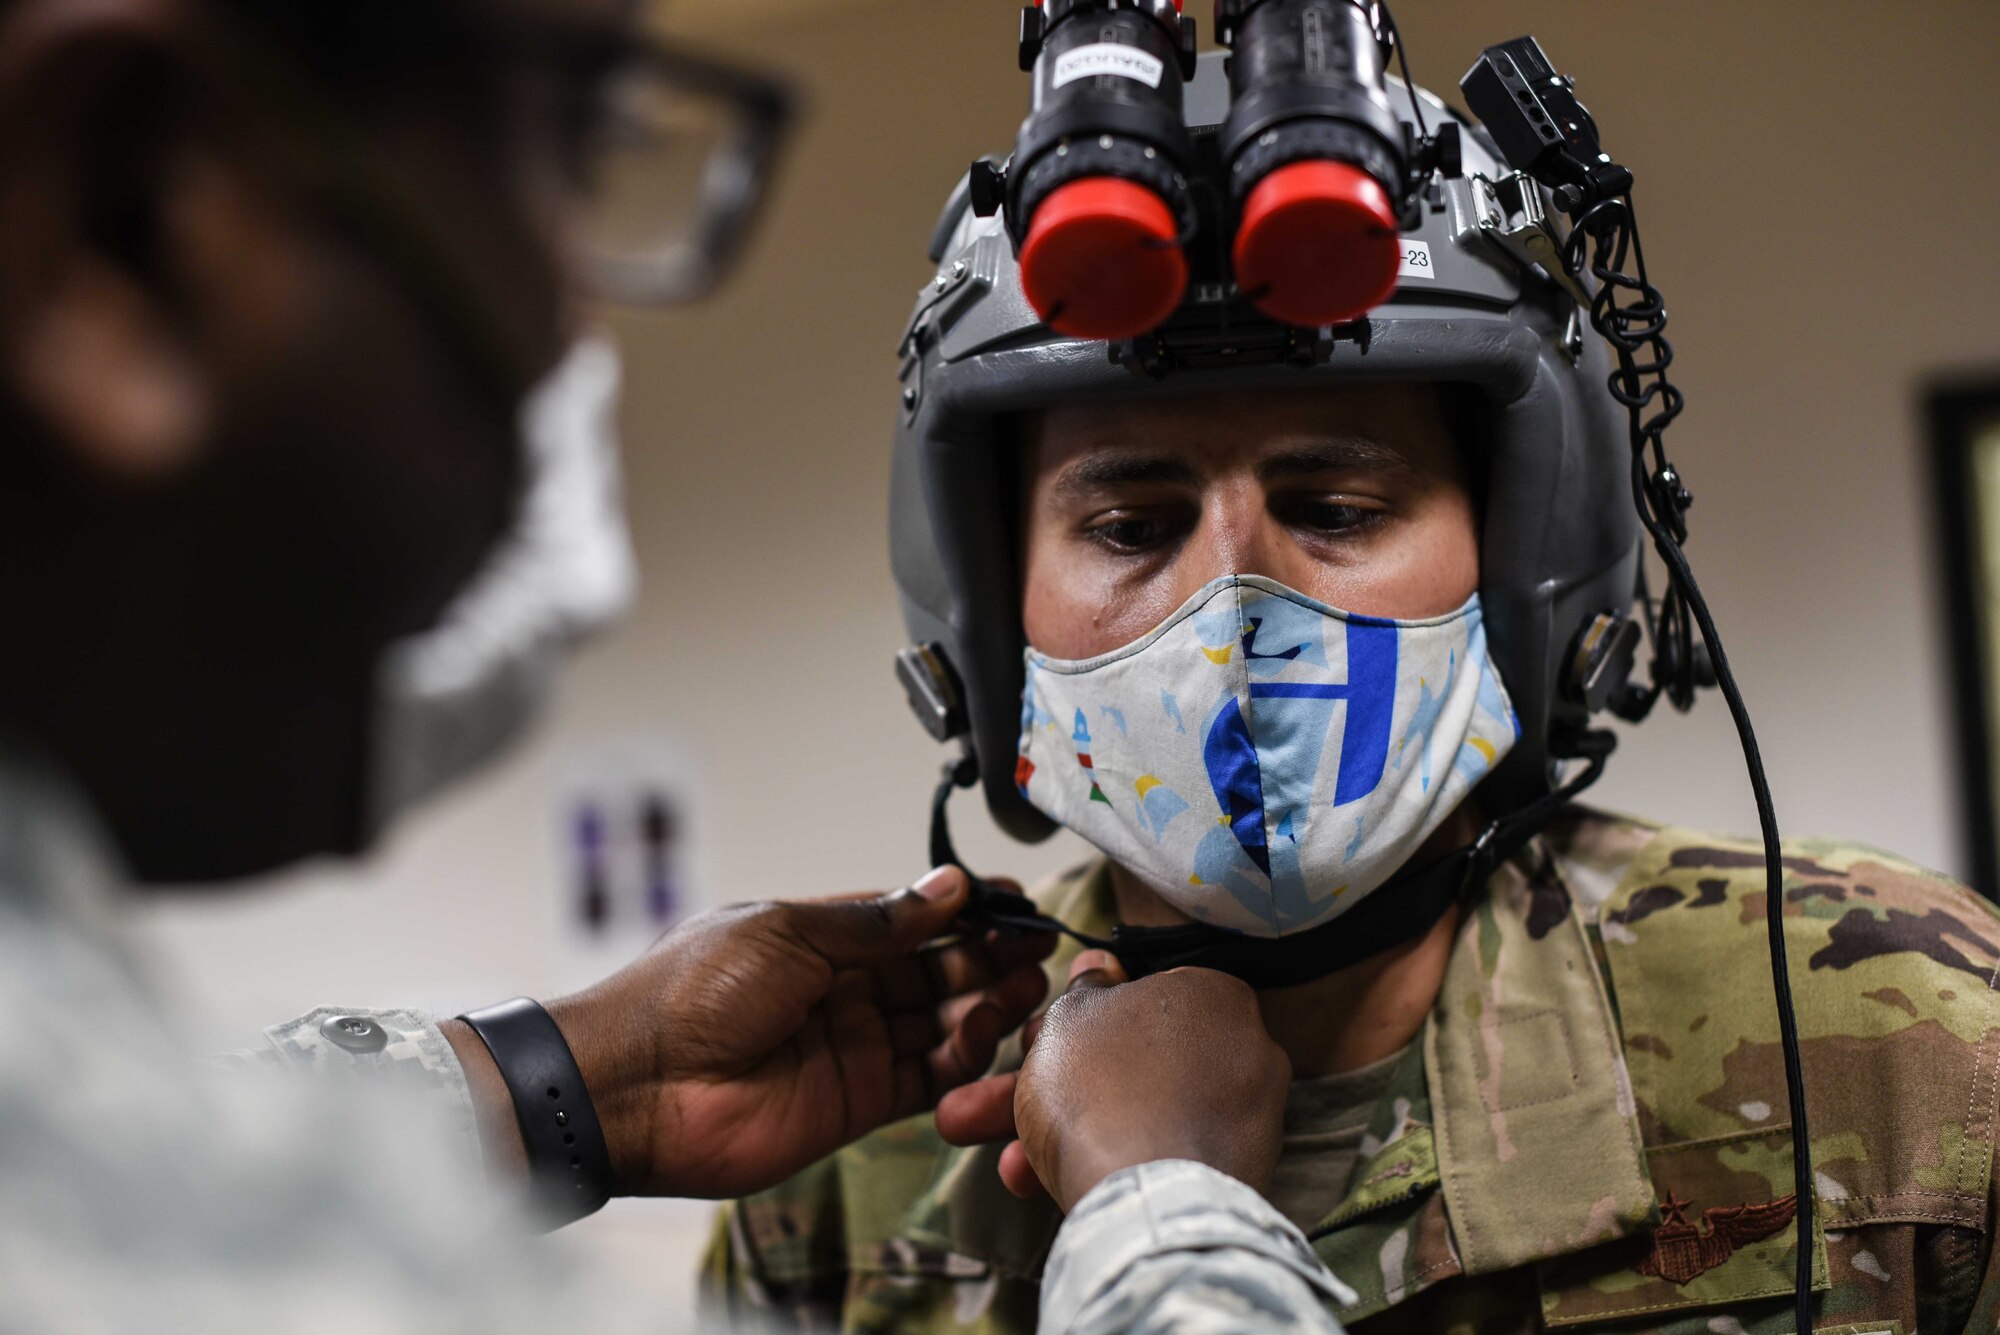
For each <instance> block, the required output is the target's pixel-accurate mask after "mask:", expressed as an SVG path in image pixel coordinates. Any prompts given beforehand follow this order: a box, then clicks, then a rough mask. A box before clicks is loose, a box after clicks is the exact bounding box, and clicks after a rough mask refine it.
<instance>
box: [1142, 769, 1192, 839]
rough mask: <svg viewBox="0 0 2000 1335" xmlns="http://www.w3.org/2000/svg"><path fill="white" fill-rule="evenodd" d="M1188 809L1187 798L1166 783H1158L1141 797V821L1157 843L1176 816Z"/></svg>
mask: <svg viewBox="0 0 2000 1335" xmlns="http://www.w3.org/2000/svg"><path fill="white" fill-rule="evenodd" d="M1187 809H1188V804H1187V799H1185V798H1183V797H1182V796H1181V795H1180V794H1179V793H1177V792H1175V791H1174V790H1173V789H1171V788H1169V787H1167V785H1165V784H1164V783H1156V784H1155V785H1154V786H1153V787H1152V788H1149V789H1147V790H1146V792H1145V793H1144V795H1142V796H1141V797H1140V798H1139V823H1140V824H1141V825H1143V826H1145V827H1146V832H1147V833H1148V834H1150V835H1152V836H1153V840H1154V842H1155V843H1157V842H1158V841H1159V838H1160V836H1161V835H1163V834H1165V833H1166V832H1167V826H1169V825H1171V824H1173V822H1174V818H1175V817H1176V816H1179V815H1180V814H1181V813H1182V812H1184V811H1186V810H1187Z"/></svg>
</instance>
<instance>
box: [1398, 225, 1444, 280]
mask: <svg viewBox="0 0 2000 1335" xmlns="http://www.w3.org/2000/svg"><path fill="white" fill-rule="evenodd" d="M1396 278H1397V280H1398V281H1399V282H1400V281H1401V280H1402V279H1405V278H1428V279H1430V280H1431V281H1432V282H1436V281H1437V270H1435V269H1433V268H1431V243H1430V242H1428V241H1419V240H1417V239H1416V238H1415V237H1412V236H1406V237H1404V238H1403V267H1402V269H1401V271H1399V272H1398V273H1397V275H1396Z"/></svg>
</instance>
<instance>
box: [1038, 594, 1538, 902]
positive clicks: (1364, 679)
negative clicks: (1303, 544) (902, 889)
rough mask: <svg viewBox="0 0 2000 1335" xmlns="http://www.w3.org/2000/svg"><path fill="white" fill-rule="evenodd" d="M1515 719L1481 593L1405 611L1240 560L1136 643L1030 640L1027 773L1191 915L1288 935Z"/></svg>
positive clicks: (1456, 798)
mask: <svg viewBox="0 0 2000 1335" xmlns="http://www.w3.org/2000/svg"><path fill="white" fill-rule="evenodd" d="M1519 734H1520V724H1519V722H1518V720H1517V719H1516V718H1515V715H1514V710H1513V706H1512V705H1511V704H1510V703H1509V701H1508V699H1507V694H1506V691H1505V690H1504V689H1503V688H1502V686H1501V684H1500V679H1499V676H1498V675H1497V673H1496V672H1495V670H1494V667H1493V663H1492V660H1491V659H1490V658H1489V657H1488V655H1487V647H1486V631H1485V626H1484V623H1483V619H1482V616H1481V612H1480V605H1479V598H1478V596H1477V595H1476V594H1475V595H1474V596H1473V597H1472V598H1471V599H1470V600H1469V601H1467V602H1466V604H1465V605H1464V606H1463V607H1461V608H1459V609H1458V610H1457V611H1455V612H1452V613H1450V614H1449V615H1446V616H1442V617H1434V618H1430V619H1427V620H1419V621H1395V620H1389V619H1387V618H1381V617H1367V616H1358V615H1355V614H1352V613H1348V612H1342V611H1339V610H1336V609H1335V608H1332V607H1329V606H1327V605H1326V604H1324V603H1321V602H1317V601H1315V600H1314V599H1311V598H1308V597H1306V596H1305V595H1304V594H1302V593H1299V592H1297V591H1295V590H1293V589H1290V588H1287V587H1285V586H1284V585H1282V584H1279V583H1278V582H1276V581H1275V580H1269V579H1265V578H1262V577H1260V576H1255V575H1230V576H1225V577H1223V578H1221V579H1218V580H1215V581H1214V582H1212V583H1210V584H1209V585H1207V586H1206V587H1204V588H1203V589H1201V590H1200V591H1199V592H1197V593H1196V594H1195V595H1194V597H1192V598H1190V599H1189V600H1188V601H1187V602H1186V603H1185V604H1183V605H1182V606H1181V608H1180V609H1179V610H1178V611H1176V612H1175V613H1174V614H1173V615H1172V616H1170V617H1168V618H1167V620H1166V621H1165V622H1164V623H1163V624H1161V625H1160V626H1159V627H1157V628H1156V629H1154V630H1152V631H1151V632H1149V633H1148V634H1146V635H1144V636H1142V637H1141V638H1140V639H1138V640H1136V641H1135V642H1133V643H1132V644H1129V645H1127V646H1125V647H1124V648H1122V649H1118V650H1114V651H1112V652H1111V653H1107V654H1101V655H1099V656H1097V657H1095V658H1089V659H1082V660H1073V661H1064V660H1057V659H1052V658H1050V657H1048V656H1047V655H1044V654H1041V653H1038V652H1036V651H1035V650H1033V649H1030V650H1029V651H1028V652H1027V685H1026V688H1025V690H1024V692H1023V696H1022V711H1021V741H1020V758H1019V762H1018V765H1017V768H1016V774H1015V779H1016V782H1017V783H1018V784H1019V785H1020V788H1021V792H1022V794H1023V795H1024V796H1025V797H1026V798H1027V799H1028V800H1029V801H1030V802H1032V803H1033V804H1034V805H1035V806H1036V807H1038V808H1040V809H1041V810H1042V811H1043V812H1045V813H1046V814H1047V815H1048V816H1049V817H1050V818H1051V819H1053V820H1055V821H1057V822H1059V823H1061V824H1062V825H1064V826H1066V827H1068V828H1069V829H1071V830H1074V831H1075V832H1077V833H1078V834H1080V835H1082V836H1083V837H1084V838H1086V839H1088V840H1089V841H1090V842H1091V843H1093V844H1095V845H1096V846H1097V847H1098V848H1099V849H1101V850H1102V851H1103V852H1104V853H1105V854H1106V855H1107V856H1109V857H1110V858H1111V859H1112V860H1114V861H1115V862H1117V863H1119V864H1120V865H1122V866H1124V867H1125V868H1126V869H1127V870H1129V871H1131V872H1132V873H1133V874H1134V875H1135V876H1137V877H1138V878H1139V879H1140V880H1142V881H1143V882H1145V883H1146V885H1148V886H1149V887H1150V888H1151V889H1152V890H1153V891H1154V892H1155V893H1157V894H1158V895H1160V897H1161V898H1162V899H1164V900H1166V901H1167V903H1169V904H1171V905H1172V906H1173V907H1174V908H1176V909H1178V910H1180V911H1181V912H1182V913H1185V914H1187V915H1188V916H1189V917H1191V918H1193V919H1195V920H1196V921H1197V922H1200V923H1206V924H1209V925H1211V926H1215V927H1221V928H1227V929H1231V930H1234V931H1239V932H1244V933H1247V934H1250V935H1253V936H1262V937H1276V936H1287V935H1290V934H1292V933H1296V932H1301V931H1305V930H1306V929H1309V928H1312V927H1316V926H1319V925H1320V924H1322V923H1325V922H1328V921H1330V920H1331V919H1333V918H1335V917H1337V916H1339V915H1341V914H1344V913H1346V912H1347V911H1348V910H1350V909H1352V908H1353V907H1354V906H1355V904H1357V903H1358V902H1360V901H1361V900H1362V899H1363V898H1364V897H1365V896H1367V895H1368V894H1369V893H1370V892H1371V891H1373V890H1375V889H1376V888H1378V887H1379V886H1381V885H1382V884H1383V883H1384V882H1385V881H1387V880H1389V878H1390V877H1391V876H1392V875H1394V874H1395V873H1396V871H1397V870H1398V869H1399V868H1401V867H1402V866H1403V864H1404V863H1405V862H1407V861H1408V860H1409V858H1410V857H1411V855H1412V854H1413V853H1415V852H1416V850H1417V849H1418V847H1419V846H1420V845H1421V844H1422V843H1423V842H1424V840H1425V839H1426V838H1427V837H1428V836H1429V835H1430V834H1431V833H1432V832H1433V831H1434V830H1436V829H1437V827H1438V826H1439V824H1440V823H1442V822H1443V820H1444V819H1445V818H1446V817H1447V816H1449V815H1450V814H1451V812H1452V811H1453V810H1454V809H1455V808H1456V807H1457V806H1458V805H1459V803H1460V802H1462V801H1463V800H1464V799H1465V797H1466V796H1467V795H1468V794H1469V793H1470V792H1471V791H1472V789H1473V786H1474V785H1475V784H1477V783H1478V782H1479V780H1480V779H1481V778H1483V777H1484V776H1485V775H1486V774H1487V772H1488V771H1489V770H1491V769H1492V768H1493V766H1494V765H1495V764H1496V763H1498V761H1499V760H1500V759H1501V758H1502V757H1503V756H1504V755H1506V753H1507V752H1508V751H1509V750H1511V749H1512V747H1513V745H1514V742H1515V740H1516V738H1517V737H1518V736H1519Z"/></svg>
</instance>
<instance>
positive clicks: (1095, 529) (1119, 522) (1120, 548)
mask: <svg viewBox="0 0 2000 1335" xmlns="http://www.w3.org/2000/svg"><path fill="white" fill-rule="evenodd" d="M1166 535H1167V525H1166V524H1165V523H1164V522H1163V521H1161V520H1159V519H1154V518H1146V517H1138V516H1131V517H1125V518H1117V519H1107V520H1105V521H1103V522H1102V523H1098V524H1093V525H1091V526H1090V528H1089V529H1087V530H1086V531H1085V536H1086V537H1088V538H1089V539H1090V540H1091V541H1092V542H1095V543H1097V544H1099V545H1100V546H1104V547H1108V548H1110V549H1111V550H1112V551H1116V552H1139V551H1144V550H1146V549H1147V548H1149V547H1153V546H1157V545H1158V544H1159V543H1160V541H1161V540H1162V539H1163V538H1165V537H1166Z"/></svg>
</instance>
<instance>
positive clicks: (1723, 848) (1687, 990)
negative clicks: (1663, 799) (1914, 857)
mask: <svg viewBox="0 0 2000 1335" xmlns="http://www.w3.org/2000/svg"><path fill="white" fill-rule="evenodd" d="M1783 861H1784V880H1783V884H1782V888H1781V893H1782V895H1783V896H1784V904H1783V913H1784V919H1785V937H1786V946H1787V954H1788V956H1789V965H1790V978H1791V988H1792V996H1793V1000H1794V1004H1795V1006H1796V1009H1797V1013H1798V1020H1799V1038H1800V1051H1801V1056H1802V1058H1803V1061H1804V1070H1805V1077H1806V1092H1807V1100H1808V1108H1809V1111H1810V1113H1811V1118H1812V1137H1813V1148H1814V1168H1815V1173H1816V1177H1817V1180H1818V1183H1819V1189H1820V1193H1821V1205H1822V1207H1823V1216H1824V1218H1825V1221H1826V1226H1827V1227H1828V1228H1830V1229H1837V1228H1841V1227H1848V1226H1854V1227H1858V1226H1862V1225H1867V1224H1872V1223H1887V1222H1892V1221H1898V1222H1905V1223H1922V1224H1928V1225H1944V1226H1956V1227H1962V1228H1969V1229H1973V1230H1977V1231H1981V1232H1983V1231H1984V1230H1985V1229H1986V1228H1987V1227H1988V1217H1989V1213H1990V1210H1991V1204H1990V1202H1991V1181H1992V1169H1993V1157H1994V1155H1993V1150H1994V1138H1995V1130H1996V1127H1995V1102H1996V1090H1997V1089H2000V991H1996V990H1995V982H1996V969H2000V916H1996V914H1995V912H1994V910H1993V907H1992V906H1991V905H1989V904H1988V903H1986V902H1985V901H1984V900H1982V899H1980V898H1979V897H1978V896H1977V895H1975V894H1973V893H1972V892H1971V891H1970V890H1967V889H1966V888H1965V887H1964V886H1962V885H1959V884H1957V883H1956V882H1953V881H1951V880H1949V879H1948V878H1945V877H1942V876H1939V875H1937V874H1935V873H1933V872H1928V871H1925V870H1924V869H1922V868H1920V867H1917V866H1915V865H1913V864H1911V863H1909V862H1907V861H1905V860H1903V859H1901V858H1897V857H1894V856H1892V855H1890V854H1887V853H1882V852H1880V851H1878V850H1875V849H1871V848H1866V847H1863V846H1860V845H1856V844H1852V843H1843V842H1835V841H1831V840H1798V841H1794V842H1789V843H1787V844H1786V845H1785V848H1784V860H1783ZM1764 923H1765V883H1764V858H1763V852H1762V849H1761V847H1760V846H1759V845H1758V844H1757V843H1755V842H1754V841H1748V840H1734V839H1721V838H1715V837H1712V836H1707V835H1701V834H1697V833H1694V832H1691V831H1686V830H1666V831H1662V832H1661V833H1660V835H1659V836H1658V837H1657V838H1656V839H1655V840H1654V841H1653V842H1652V843H1651V844H1649V845H1648V846H1647V848H1646V849H1645V850H1644V851H1643V852H1642V853H1641V854H1639V856H1637V857H1636V858H1635V859H1634V860H1633V862H1632V866H1631V868H1630V869H1629V871H1628V872H1627V874H1626V876H1625V877H1624V879H1623V881H1622V883H1621V885H1620V886H1619V888H1618V890H1617V891H1616V893H1614V894H1613V895H1612V896H1611V897H1610V898H1609V899H1608V900H1607V901H1606V903H1605V904H1604V905H1603V907H1602V910H1601V911H1600V912H1599V914H1598V915H1597V919H1596V924H1595V925H1596V928H1597V930H1598V931H1599V932H1600V933H1601V937H1602V942H1603V947H1604V951H1605V955H1606V957H1607V959H1608V961H1609V965H1610V970H1611V976H1612V979H1613V983H1614V991H1615V993H1616V998H1617V1004H1618V1007H1619V1010H1620V1013H1621V1027H1622V1029H1623V1033H1624V1047H1625V1057H1626V1061H1627V1063H1628V1065H1629V1067H1630V1074H1631V1077H1632V1082H1633V1087H1634V1093H1635V1095H1636V1096H1637V1100H1638V1103H1639V1110H1640V1117H1641V1122H1642V1126H1643V1127H1644V1128H1645V1132H1646V1141H1647V1144H1648V1145H1649V1146H1657V1145H1660V1144H1663V1143H1668V1142H1692V1141H1697V1140H1711V1139H1712V1140H1714V1141H1716V1142H1717V1143H1721V1142H1723V1141H1725V1140H1729V1139H1731V1138H1742V1137H1746V1136H1754V1135H1757V1134H1761V1133H1771V1132H1775V1131H1778V1130H1781V1129H1782V1128H1783V1125H1784V1122H1785V1118H1784V1107H1785V1091H1784V1072H1783V1064H1782V1060H1781V1052H1780V1048H1779V1044H1778V1031H1777V1021H1776V1013H1775V1008H1774V1006H1773V1003H1772V997H1771V980H1770V969H1769V965H1768V957H1767V955H1766V951H1765V940H1764V938H1765V926H1764Z"/></svg>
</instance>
